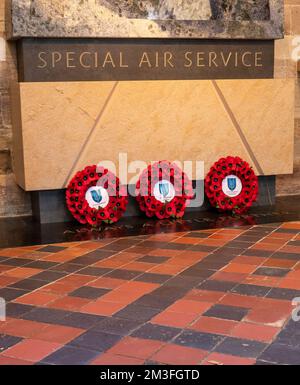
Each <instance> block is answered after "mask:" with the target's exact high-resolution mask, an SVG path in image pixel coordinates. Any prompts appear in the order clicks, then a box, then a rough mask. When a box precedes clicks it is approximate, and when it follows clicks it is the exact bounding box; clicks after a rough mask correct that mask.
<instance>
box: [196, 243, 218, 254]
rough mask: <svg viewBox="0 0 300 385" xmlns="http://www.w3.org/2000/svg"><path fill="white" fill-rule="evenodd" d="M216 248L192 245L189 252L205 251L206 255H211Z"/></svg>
mask: <svg viewBox="0 0 300 385" xmlns="http://www.w3.org/2000/svg"><path fill="white" fill-rule="evenodd" d="M216 249H217V247H216V246H206V245H201V244H200V245H194V246H192V247H190V249H189V250H190V251H204V252H205V251H207V252H208V253H211V252H213V251H214V250H216Z"/></svg>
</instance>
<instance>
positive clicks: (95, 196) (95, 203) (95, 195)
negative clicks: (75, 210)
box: [85, 186, 109, 209]
mask: <svg viewBox="0 0 300 385" xmlns="http://www.w3.org/2000/svg"><path fill="white" fill-rule="evenodd" d="M85 199H86V201H87V202H88V205H89V206H90V207H91V208H92V209H99V208H102V209H104V208H105V207H106V206H107V205H108V203H109V195H108V193H107V190H105V188H103V187H101V186H92V187H90V188H89V189H88V190H87V192H86V194H85Z"/></svg>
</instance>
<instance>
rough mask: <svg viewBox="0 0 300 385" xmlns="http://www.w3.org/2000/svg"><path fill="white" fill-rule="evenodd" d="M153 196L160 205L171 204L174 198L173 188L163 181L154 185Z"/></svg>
mask: <svg viewBox="0 0 300 385" xmlns="http://www.w3.org/2000/svg"><path fill="white" fill-rule="evenodd" d="M153 194H154V197H155V199H157V200H158V201H159V202H161V203H167V202H171V201H172V200H173V199H174V197H175V188H174V186H173V185H172V183H171V182H169V181H168V180H165V179H163V180H161V181H159V182H157V183H156V184H155V186H154V189H153Z"/></svg>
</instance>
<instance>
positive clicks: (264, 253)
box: [242, 249, 274, 258]
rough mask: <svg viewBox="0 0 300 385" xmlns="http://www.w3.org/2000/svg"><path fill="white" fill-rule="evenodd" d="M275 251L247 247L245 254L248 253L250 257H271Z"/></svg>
mask: <svg viewBox="0 0 300 385" xmlns="http://www.w3.org/2000/svg"><path fill="white" fill-rule="evenodd" d="M273 253H274V251H270V250H256V249H247V250H245V251H243V253H242V254H243V255H247V256H249V257H263V258H268V257H270V256H271V255H272V254H273Z"/></svg>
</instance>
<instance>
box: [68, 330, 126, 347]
mask: <svg viewBox="0 0 300 385" xmlns="http://www.w3.org/2000/svg"><path fill="white" fill-rule="evenodd" d="M121 338H122V337H121V336H119V335H116V334H108V333H102V332H94V331H91V330H88V331H87V332H85V333H84V334H81V335H80V336H79V337H77V338H75V339H74V340H72V341H71V342H69V344H68V346H79V347H80V348H84V349H89V350H95V351H97V352H104V351H106V350H107V349H110V348H111V347H112V346H114V345H115V344H116V343H117V342H118V341H119V340H120V339H121Z"/></svg>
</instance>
